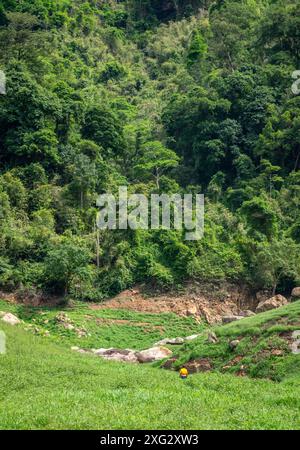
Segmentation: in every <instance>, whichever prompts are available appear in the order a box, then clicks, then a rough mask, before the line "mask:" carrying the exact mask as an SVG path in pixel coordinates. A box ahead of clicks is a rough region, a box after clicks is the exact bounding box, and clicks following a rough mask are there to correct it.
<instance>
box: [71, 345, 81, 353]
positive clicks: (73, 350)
mask: <svg viewBox="0 0 300 450" xmlns="http://www.w3.org/2000/svg"><path fill="white" fill-rule="evenodd" d="M71 350H72V352H78V351H79V350H80V348H79V347H76V346H74V347H71Z"/></svg>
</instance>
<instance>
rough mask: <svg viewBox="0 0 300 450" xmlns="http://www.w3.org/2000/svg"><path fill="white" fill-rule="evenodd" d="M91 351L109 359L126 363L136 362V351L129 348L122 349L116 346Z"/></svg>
mask: <svg viewBox="0 0 300 450" xmlns="http://www.w3.org/2000/svg"><path fill="white" fill-rule="evenodd" d="M93 353H94V354H95V355H97V356H101V358H104V359H107V360H109V361H122V362H128V363H136V362H138V359H137V357H136V351H135V350H130V349H126V350H123V349H117V348H108V349H105V348H99V349H98V350H93Z"/></svg>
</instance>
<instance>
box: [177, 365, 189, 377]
mask: <svg viewBox="0 0 300 450" xmlns="http://www.w3.org/2000/svg"><path fill="white" fill-rule="evenodd" d="M179 373H180V376H181V377H182V378H187V376H188V374H189V371H188V370H187V368H186V367H183V368H182V369H180V372H179Z"/></svg>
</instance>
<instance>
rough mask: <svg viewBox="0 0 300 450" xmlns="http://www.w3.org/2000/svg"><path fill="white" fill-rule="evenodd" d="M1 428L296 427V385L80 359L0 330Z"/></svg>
mask: <svg viewBox="0 0 300 450" xmlns="http://www.w3.org/2000/svg"><path fill="white" fill-rule="evenodd" d="M1 328H2V329H3V330H4V331H5V332H6V334H7V343H8V352H7V354H6V355H0V367H1V370H0V428H1V429H8V428H9V429H26V428H27V429H53V428H55V429H77V428H81V429H107V428H108V429H109V428H112V429H117V428H119V429H128V428H129V429H141V428H146V429H155V428H161V429H172V428H174V429H179V428H181V429H192V428H194V429H283V428H284V429H295V428H299V426H300V418H299V408H300V383H299V379H298V380H296V379H294V380H289V382H283V383H281V384H277V383H274V382H272V381H267V380H251V379H247V378H246V379H245V378H237V377H233V376H232V375H221V374H201V375H195V376H192V377H191V378H190V379H188V380H187V381H186V382H183V381H181V380H180V379H179V378H178V374H177V373H175V372H172V371H162V370H159V369H156V368H153V367H149V366H128V365H126V364H121V363H113V362H105V361H103V360H101V359H99V358H97V357H94V356H88V355H79V354H76V353H72V352H71V351H70V350H68V349H64V348H62V347H61V346H58V345H56V344H54V343H52V342H50V341H49V340H47V339H45V338H42V337H40V336H33V335H31V334H29V333H26V332H24V330H22V327H10V326H8V325H4V324H1Z"/></svg>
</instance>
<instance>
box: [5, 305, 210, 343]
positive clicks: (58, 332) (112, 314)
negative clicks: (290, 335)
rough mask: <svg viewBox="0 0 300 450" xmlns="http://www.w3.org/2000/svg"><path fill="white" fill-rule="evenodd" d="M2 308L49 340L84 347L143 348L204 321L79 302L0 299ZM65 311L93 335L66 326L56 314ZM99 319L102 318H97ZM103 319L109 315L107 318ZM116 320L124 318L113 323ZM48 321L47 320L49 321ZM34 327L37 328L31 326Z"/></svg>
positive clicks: (189, 331)
mask: <svg viewBox="0 0 300 450" xmlns="http://www.w3.org/2000/svg"><path fill="white" fill-rule="evenodd" d="M0 311H10V312H12V313H13V314H16V315H17V316H18V317H19V318H20V319H22V320H23V321H24V323H25V326H26V325H34V327H37V328H38V329H39V331H38V334H41V335H43V333H44V332H45V331H49V332H50V336H49V337H47V338H46V337H45V339H48V340H49V341H52V342H56V343H58V344H62V345H64V346H79V347H83V348H101V347H102V348H110V347H117V348H132V349H134V350H142V349H146V348H149V347H151V346H152V345H153V344H154V343H156V342H158V341H160V340H161V339H163V338H165V337H168V338H173V337H178V336H182V337H185V336H189V335H191V334H195V333H200V332H201V331H203V329H204V328H205V325H198V324H197V323H196V322H195V320H194V319H193V318H192V317H187V318H184V317H178V316H177V315H176V314H173V313H170V314H166V313H162V314H142V313H137V312H134V311H126V310H92V309H90V308H89V307H88V305H87V304H84V303H80V302H77V303H75V304H74V305H73V307H66V308H62V307H60V308H55V309H53V308H52V309H51V308H28V307H25V306H22V305H15V304H10V303H7V302H5V301H3V300H0ZM60 311H64V312H66V313H67V315H68V316H69V317H70V319H71V320H72V322H73V323H74V325H75V326H76V327H78V328H80V327H84V328H85V329H86V330H87V331H88V333H89V334H90V336H87V337H84V338H79V337H78V336H77V334H76V332H75V331H69V330H66V329H64V328H63V327H62V326H61V325H58V324H57V322H56V321H55V316H56V315H57V314H58V313H59V312H60ZM97 319H100V321H99V320H97ZM101 319H110V321H107V322H104V323H103V321H101ZM113 320H118V321H124V322H118V323H114V322H113ZM46 322H47V323H46ZM32 331H34V330H32Z"/></svg>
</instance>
